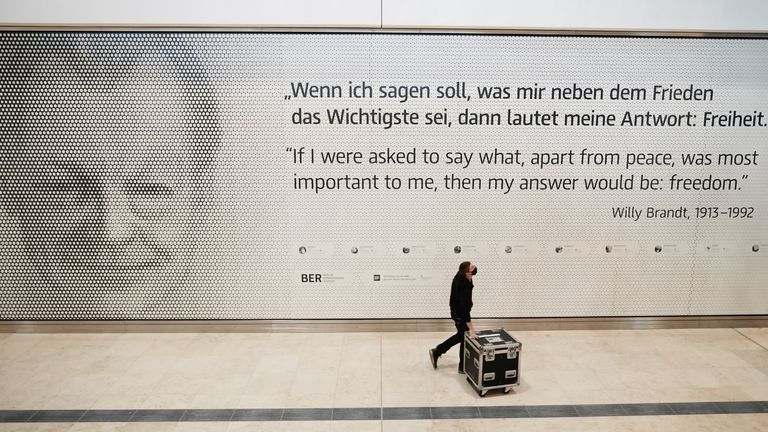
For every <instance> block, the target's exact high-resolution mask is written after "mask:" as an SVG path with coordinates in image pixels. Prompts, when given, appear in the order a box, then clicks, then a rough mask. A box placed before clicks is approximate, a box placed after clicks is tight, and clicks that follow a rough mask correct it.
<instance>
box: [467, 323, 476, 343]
mask: <svg viewBox="0 0 768 432" xmlns="http://www.w3.org/2000/svg"><path fill="white" fill-rule="evenodd" d="M467 328H468V329H469V337H471V338H472V339H477V333H475V326H473V325H472V321H467Z"/></svg>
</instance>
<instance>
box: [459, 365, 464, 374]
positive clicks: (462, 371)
mask: <svg viewBox="0 0 768 432" xmlns="http://www.w3.org/2000/svg"><path fill="white" fill-rule="evenodd" d="M459 373H460V374H462V375H464V368H463V367H462V366H459Z"/></svg>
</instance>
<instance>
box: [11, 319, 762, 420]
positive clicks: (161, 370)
mask: <svg viewBox="0 0 768 432" xmlns="http://www.w3.org/2000/svg"><path fill="white" fill-rule="evenodd" d="M512 333H513V334H514V335H515V336H516V337H517V338H518V339H519V340H521V341H522V342H523V353H522V369H521V378H522V380H521V381H522V384H521V385H520V386H519V387H518V388H517V389H516V390H515V391H514V392H513V393H510V394H508V395H504V394H502V393H501V392H499V393H489V394H488V396H486V397H485V398H479V397H478V396H477V394H476V393H475V392H474V391H473V390H472V389H471V388H470V386H469V385H468V384H467V383H466V382H465V380H464V377H463V376H461V375H458V374H457V373H456V366H457V356H458V354H457V349H456V348H454V349H453V350H452V351H451V352H449V353H448V354H447V355H446V356H445V357H444V358H442V359H441V361H440V368H439V369H438V370H437V371H435V370H432V367H431V365H430V364H429V360H428V357H427V349H428V348H430V347H432V346H434V345H435V344H437V343H439V342H440V341H441V340H443V339H444V338H445V337H447V336H449V335H448V334H447V333H333V334H294V333H289V334H267V333H255V334H243V333H240V334H211V333H201V334H186V333H181V334H130V333H129V334H0V409H35V410H36V409H129V408H282V407H291V408H302V407H308V408H311V407H379V406H387V407H391V406H481V405H538V404H595V403H635V402H651V403H653V402H699V401H748V400H768V349H766V348H768V329H683V330H600V331H519V332H516V331H512ZM512 428H514V430H524V431H528V430H530V431H550V430H552V431H554V430H569V431H582V430H595V431H609V430H610V431H643V430H649V431H650V430H652V431H655V432H660V431H666V430H686V431H698V430H702V431H709V430H712V431H715V430H717V431H726V430H734V431H750V430H754V431H766V430H768V414H752V415H693V416H662V417H652V416H648V417H609V418H597V417H595V418H566V419H557V418H550V419H500V420H495V419H494V420H490V419H480V420H434V421H433V420H411V421H406V420H397V421H384V422H381V421H347V422H343V421H332V422H233V423H227V422H220V423H202V422H201V423H179V424H175V423H129V424H121V423H92V424H74V425H71V424H61V423H59V424H45V423H39V424H1V423H0V431H11V430H12V431H47V430H53V431H118V430H119V431H143V430H147V431H166V430H167V431H171V430H173V431H177V430H190V431H303V430H307V431H347V430H349V431H368V430H370V431H373V430H376V431H382V430H384V431H424V430H426V431H465V430H466V431H470V430H471V431H499V430H513V429H512Z"/></svg>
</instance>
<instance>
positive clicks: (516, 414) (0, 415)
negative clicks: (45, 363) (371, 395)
mask: <svg viewBox="0 0 768 432" xmlns="http://www.w3.org/2000/svg"><path fill="white" fill-rule="evenodd" d="M697 414H723V415H727V414H768V401H739V402H676V403H637V404H587V405H512V406H482V407H385V408H285V409H187V410H185V409H154V410H152V409H150V410H147V409H143V410H0V423H85V422H98V423H116V422H119V423H123V422H229V421H300V420H304V421H307V420H310V421H323V420H325V421H334V420H430V419H478V418H534V417H535V418H554V417H604V416H613V417H625V416H670V415H697Z"/></svg>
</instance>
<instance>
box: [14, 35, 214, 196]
mask: <svg viewBox="0 0 768 432" xmlns="http://www.w3.org/2000/svg"><path fill="white" fill-rule="evenodd" d="M188 38H189V36H186V35H184V34H179V33H155V32H147V33H143V32H134V33H123V32H63V33H59V32H0V198H2V197H3V196H4V195H6V193H7V192H8V191H7V188H9V187H11V188H12V187H13V186H14V185H13V182H14V180H11V179H9V176H11V175H12V173H13V172H15V171H19V170H20V169H23V167H25V166H26V165H27V163H28V158H29V157H30V156H28V155H27V152H28V151H29V152H32V154H33V155H34V152H35V148H34V147H35V145H36V143H34V142H30V138H29V134H30V133H31V132H32V131H35V130H37V131H38V132H40V129H39V125H36V124H34V123H33V122H35V121H37V120H35V116H36V115H39V114H37V113H38V112H39V111H40V110H39V108H40V106H41V104H56V103H59V101H56V100H52V99H51V98H50V96H49V95H48V93H49V92H50V89H51V88H52V87H55V88H57V89H63V90H64V91H67V92H70V93H71V94H72V95H76V94H78V93H80V92H83V91H86V92H90V91H93V92H94V93H98V92H107V91H109V90H110V89H113V88H116V87H117V86H120V85H123V84H125V83H128V82H130V83H131V84H133V85H139V86H141V85H142V80H145V79H147V78H151V77H147V76H145V75H138V76H135V75H134V74H135V72H136V71H137V70H138V69H139V68H140V67H142V66H146V67H151V68H155V69H157V70H158V72H157V74H158V76H164V77H168V76H170V77H172V78H173V79H174V80H175V82H176V83H178V87H179V89H180V90H181V93H182V96H183V98H184V106H183V109H184V111H185V118H186V120H185V121H184V125H183V127H184V128H185V129H186V130H187V131H188V133H189V135H190V140H189V142H187V143H186V144H187V145H189V146H190V161H191V162H192V164H193V168H192V177H193V182H194V183H204V180H205V179H206V178H207V175H208V173H209V172H210V168H211V164H212V162H213V160H214V158H215V155H216V153H217V152H218V148H219V146H220V132H219V125H218V115H217V113H218V107H217V103H216V98H215V92H214V89H213V87H212V86H211V84H210V82H209V80H208V77H207V74H206V71H205V70H204V68H203V65H202V64H201V62H200V61H199V60H198V58H197V56H196V54H195V52H194V51H193V50H192V49H191V47H190V46H189V43H188V41H187V39H188ZM129 79H130V81H128V80H129ZM169 127H177V125H169ZM42 133H48V132H47V131H45V130H42ZM48 135H49V136H50V133H48ZM55 138H56V137H55V133H54V136H50V139H55ZM72 148H73V151H76V150H77V144H76V143H73V145H72ZM32 157H34V156H32Z"/></svg>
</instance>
